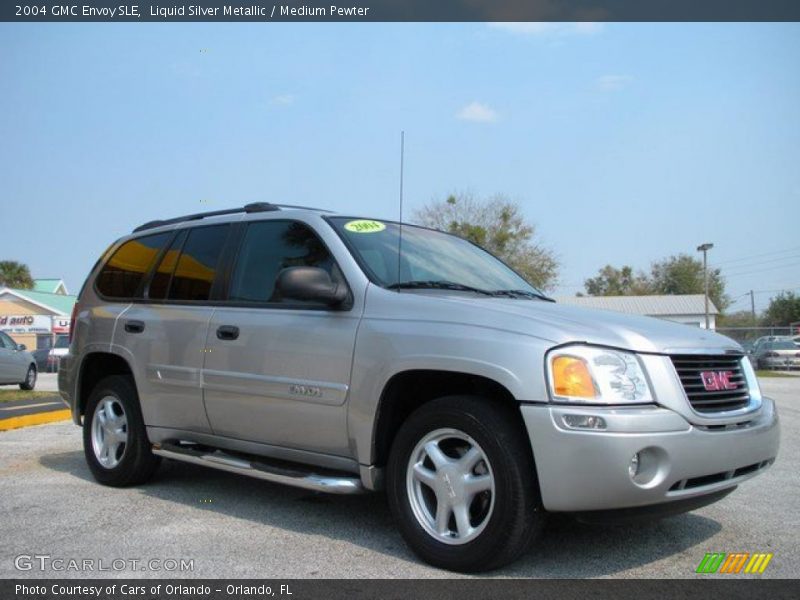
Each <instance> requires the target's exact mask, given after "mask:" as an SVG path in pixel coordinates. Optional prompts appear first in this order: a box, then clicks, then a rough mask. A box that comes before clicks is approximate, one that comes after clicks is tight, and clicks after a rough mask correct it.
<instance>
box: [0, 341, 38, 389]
mask: <svg viewBox="0 0 800 600" xmlns="http://www.w3.org/2000/svg"><path fill="white" fill-rule="evenodd" d="M37 374H38V372H37V370H36V360H35V359H34V358H33V355H32V354H31V353H30V352H28V350H27V348H26V347H25V344H17V343H16V342H15V341H14V340H12V339H11V337H10V336H9V335H8V334H7V333H5V332H4V331H0V385H9V384H14V385H19V387H20V389H22V390H32V389H33V388H35V387H36V377H37Z"/></svg>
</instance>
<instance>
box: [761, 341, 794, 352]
mask: <svg viewBox="0 0 800 600" xmlns="http://www.w3.org/2000/svg"><path fill="white" fill-rule="evenodd" d="M764 346H765V348H766V349H767V350H797V346H795V345H794V342H790V341H788V340H787V341H785V342H768V343H767V344H765V345H764Z"/></svg>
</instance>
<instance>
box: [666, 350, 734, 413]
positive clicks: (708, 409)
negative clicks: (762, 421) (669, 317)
mask: <svg viewBox="0 0 800 600" xmlns="http://www.w3.org/2000/svg"><path fill="white" fill-rule="evenodd" d="M670 358H671V359H672V364H673V365H674V366H675V370H676V371H677V372H678V377H680V378H681V383H682V384H683V389H684V390H685V391H686V396H687V397H688V398H689V404H691V405H692V408H694V409H695V410H696V411H697V412H700V413H716V412H723V411H728V410H736V409H737V408H742V407H744V406H747V404H748V403H749V402H750V392H749V390H748V389H747V380H746V379H745V376H744V372H743V371H742V356H741V355H695V354H676V355H673V356H671V357H670ZM706 371H709V372H712V373H720V372H730V373H731V375H730V377H729V378H728V381H730V383H731V384H734V385H736V388H735V389H731V390H727V389H720V390H708V389H706V385H705V384H704V383H703V379H702V378H701V376H700V374H701V373H703V372H706Z"/></svg>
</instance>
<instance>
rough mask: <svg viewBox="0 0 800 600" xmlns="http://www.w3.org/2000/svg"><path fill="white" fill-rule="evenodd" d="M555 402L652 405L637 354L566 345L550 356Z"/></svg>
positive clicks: (549, 371)
mask: <svg viewBox="0 0 800 600" xmlns="http://www.w3.org/2000/svg"><path fill="white" fill-rule="evenodd" d="M547 370H548V380H549V383H550V394H551V395H552V398H553V400H556V401H560V402H576V403H583V404H646V403H652V402H653V395H652V393H651V392H650V385H649V384H648V383H647V378H646V377H645V376H644V371H643V370H642V366H641V364H640V362H639V359H638V358H637V357H636V355H635V354H633V353H631V352H623V351H621V350H612V349H609V348H596V347H592V346H566V347H563V348H557V349H555V350H553V351H552V352H550V353H549V354H548V355H547Z"/></svg>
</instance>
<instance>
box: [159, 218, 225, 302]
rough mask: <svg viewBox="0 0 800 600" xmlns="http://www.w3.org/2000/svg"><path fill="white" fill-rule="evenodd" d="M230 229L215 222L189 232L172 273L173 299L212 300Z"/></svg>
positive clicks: (171, 293)
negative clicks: (212, 287)
mask: <svg viewBox="0 0 800 600" xmlns="http://www.w3.org/2000/svg"><path fill="white" fill-rule="evenodd" d="M228 228H229V226H228V225H214V226H212V227H198V228H197V229H192V230H190V231H189V234H188V235H189V237H188V238H187V239H186V243H185V244H184V246H183V251H182V252H181V255H180V258H179V259H178V264H177V265H176V267H175V272H174V274H173V275H172V282H171V284H170V288H169V299H170V300H208V298H209V297H210V295H211V284H212V283H214V278H215V277H216V275H217V267H218V263H219V258H220V255H221V254H222V247H223V246H224V245H225V238H226V237H227V235H228Z"/></svg>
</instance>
